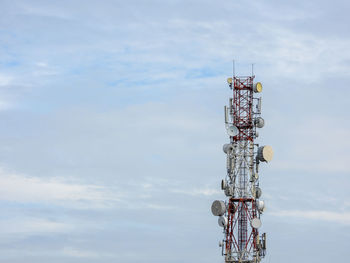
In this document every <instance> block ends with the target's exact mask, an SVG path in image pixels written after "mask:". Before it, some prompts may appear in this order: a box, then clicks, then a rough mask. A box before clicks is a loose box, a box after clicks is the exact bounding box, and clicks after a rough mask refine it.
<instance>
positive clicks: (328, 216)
mask: <svg viewBox="0 0 350 263" xmlns="http://www.w3.org/2000/svg"><path fill="white" fill-rule="evenodd" d="M269 214H271V215H274V216H277V217H296V218H304V219H310V220H315V221H331V222H335V223H340V224H344V225H350V212H332V211H324V210H311V211H302V210H280V211H274V212H270V213H269Z"/></svg>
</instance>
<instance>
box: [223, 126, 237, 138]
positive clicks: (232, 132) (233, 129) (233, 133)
mask: <svg viewBox="0 0 350 263" xmlns="http://www.w3.org/2000/svg"><path fill="white" fill-rule="evenodd" d="M226 132H227V134H228V135H229V136H231V137H234V136H237V135H238V133H239V130H238V128H237V127H236V126H235V125H228V126H226Z"/></svg>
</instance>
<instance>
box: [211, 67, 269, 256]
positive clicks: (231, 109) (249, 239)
mask: <svg viewBox="0 0 350 263" xmlns="http://www.w3.org/2000/svg"><path fill="white" fill-rule="evenodd" d="M254 78H255V76H254V73H253V72H252V75H251V76H239V77H238V76H235V74H233V77H232V78H231V77H230V78H228V79H227V82H228V85H229V87H230V89H231V90H232V91H233V96H232V98H230V99H229V105H228V106H225V126H226V130H227V134H228V136H229V139H230V142H229V143H228V144H224V146H223V150H224V153H225V154H226V156H227V162H226V167H227V174H226V177H225V179H223V180H222V181H221V189H222V190H223V191H224V193H225V195H226V197H227V200H226V201H221V200H216V201H214V202H213V204H212V206H211V211H212V213H213V214H214V215H215V216H218V217H219V218H218V223H219V226H221V227H222V228H223V233H224V238H223V240H222V241H220V243H219V246H220V247H221V248H222V255H223V256H224V257H225V263H253V262H254V263H257V262H260V260H261V259H262V258H263V257H264V256H265V253H266V233H263V234H261V235H260V234H259V228H260V227H261V219H260V218H261V215H262V213H263V212H264V210H265V203H264V201H263V200H261V199H260V198H261V194H262V192H261V189H260V186H259V164H260V163H261V162H269V161H271V160H272V157H273V150H272V148H271V147H270V146H259V144H256V143H255V139H256V138H257V137H258V136H259V134H258V131H257V130H258V129H260V128H262V127H264V124H265V121H264V119H263V118H262V117H261V97H260V96H259V94H260V93H261V92H262V84H261V83H260V82H255V81H254Z"/></svg>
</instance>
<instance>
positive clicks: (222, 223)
mask: <svg viewBox="0 0 350 263" xmlns="http://www.w3.org/2000/svg"><path fill="white" fill-rule="evenodd" d="M218 224H219V226H221V227H226V226H227V218H226V217H225V216H220V217H219V219H218Z"/></svg>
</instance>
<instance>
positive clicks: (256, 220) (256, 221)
mask: <svg viewBox="0 0 350 263" xmlns="http://www.w3.org/2000/svg"><path fill="white" fill-rule="evenodd" d="M250 225H251V226H252V227H253V228H256V229H257V228H259V227H261V221H260V219H259V218H257V217H255V218H253V219H252V221H251V222H250Z"/></svg>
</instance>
